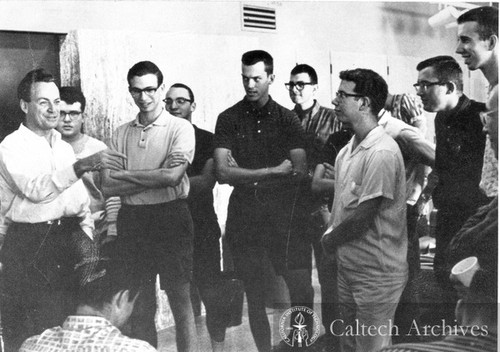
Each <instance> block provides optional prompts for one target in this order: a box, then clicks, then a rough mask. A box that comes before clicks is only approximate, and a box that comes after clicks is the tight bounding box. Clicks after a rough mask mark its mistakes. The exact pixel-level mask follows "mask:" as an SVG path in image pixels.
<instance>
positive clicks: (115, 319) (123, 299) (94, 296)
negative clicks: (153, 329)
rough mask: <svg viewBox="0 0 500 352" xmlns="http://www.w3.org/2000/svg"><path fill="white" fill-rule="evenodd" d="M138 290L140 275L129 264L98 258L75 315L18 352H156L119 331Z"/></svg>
mask: <svg viewBox="0 0 500 352" xmlns="http://www.w3.org/2000/svg"><path fill="white" fill-rule="evenodd" d="M90 265H92V263H91V264H90ZM140 289H141V276H140V275H139V272H138V270H134V267H133V266H132V265H127V263H125V262H124V261H118V260H111V259H101V260H100V261H99V263H98V264H97V268H96V270H95V271H94V273H93V274H92V275H91V277H90V278H89V280H88V282H87V283H86V284H84V285H83V287H82V288H81V289H80V292H79V300H78V301H79V304H78V307H77V309H76V313H75V315H70V316H68V317H67V318H66V320H65V322H64V323H63V325H62V326H57V327H54V328H51V329H47V330H45V331H44V332H43V333H42V334H40V335H37V336H33V337H30V338H29V339H27V340H26V341H25V342H24V343H23V345H22V346H21V349H20V350H19V351H21V352H34V351H37V352H49V351H50V352H57V351H88V352H93V351H94V352H97V351H99V352H101V351H109V352H114V351H116V352H118V351H120V352H135V351H141V352H148V351H156V349H154V348H153V347H152V346H151V345H150V344H148V343H147V342H145V341H142V340H137V339H131V338H129V337H126V336H125V335H122V333H121V332H120V330H119V328H121V327H122V326H124V325H125V323H126V322H127V320H128V319H129V317H130V314H131V313H132V310H133V309H134V304H135V301H136V299H137V297H138V296H139V293H140Z"/></svg>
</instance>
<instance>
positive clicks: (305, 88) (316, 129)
mask: <svg viewBox="0 0 500 352" xmlns="http://www.w3.org/2000/svg"><path fill="white" fill-rule="evenodd" d="M285 87H286V88H287V89H288V92H289V94H290V99H291V100H292V102H293V103H295V107H294V109H293V112H295V114H297V116H298V117H299V120H300V122H301V124H302V127H303V128H304V131H305V135H306V154H307V164H308V171H309V176H310V179H312V176H313V174H315V175H317V177H320V178H323V177H324V175H325V172H326V166H325V165H324V164H323V163H324V162H325V163H326V162H330V163H331V164H330V165H332V164H333V163H334V161H335V156H332V154H335V155H336V153H335V152H334V150H340V149H341V148H342V147H343V146H344V145H345V143H347V141H348V138H349V137H350V136H351V135H352V133H351V132H350V131H346V130H345V129H344V128H343V126H342V123H341V122H340V121H338V119H337V116H336V115H335V111H334V110H333V109H330V108H326V107H324V106H321V105H320V104H319V102H318V101H317V100H316V99H315V95H316V92H317V90H318V75H317V73H316V70H315V69H314V68H313V67H311V66H310V65H307V64H299V65H296V66H295V67H294V68H293V69H292V70H291V72H290V81H289V82H287V83H285ZM345 134H347V135H348V137H347V138H340V139H339V138H338V135H345ZM337 140H341V141H344V142H345V143H342V144H341V145H339V144H338V143H335V141H337ZM332 144H335V145H332ZM326 153H328V154H329V157H328V158H326V159H325V157H324V156H325V154H326ZM332 159H333V162H332V161H331V160H332ZM332 167H333V166H332ZM330 195H331V194H329V193H328V192H314V193H313V191H312V189H311V185H310V183H307V184H306V187H303V188H302V189H301V193H300V195H299V198H298V201H297V205H296V211H295V212H294V228H295V229H296V231H294V234H295V235H297V236H298V237H299V240H300V241H299V242H298V243H300V245H299V248H297V249H298V251H297V252H298V253H299V254H297V255H301V256H304V257H306V259H307V263H308V264H309V267H307V269H308V270H311V268H310V265H311V261H312V258H311V247H312V248H313V249H314V257H315V261H316V268H317V270H318V279H319V282H320V285H321V317H322V322H323V326H324V327H325V331H327V332H328V330H329V325H330V324H331V322H332V321H333V320H334V319H335V318H336V317H335V302H334V296H335V287H334V286H335V284H336V283H335V278H334V277H332V276H331V272H332V271H334V270H333V269H332V266H334V263H333V261H331V260H328V258H327V257H325V256H324V255H323V249H322V247H321V242H320V240H321V235H322V234H323V232H324V231H325V229H326V227H325V226H326V222H327V221H328V217H329V215H330V212H329V211H328V200H329V198H330ZM325 271H326V272H325ZM313 298H314V297H313V294H311V297H310V300H311V302H310V303H311V304H312V302H313ZM332 339H333V336H332V335H331V334H328V333H327V334H325V335H324V336H323V337H321V338H320V340H318V341H317V342H316V346H319V345H320V344H321V345H322V346H321V347H322V348H325V350H326V349H327V348H333V344H334V342H333V341H332Z"/></svg>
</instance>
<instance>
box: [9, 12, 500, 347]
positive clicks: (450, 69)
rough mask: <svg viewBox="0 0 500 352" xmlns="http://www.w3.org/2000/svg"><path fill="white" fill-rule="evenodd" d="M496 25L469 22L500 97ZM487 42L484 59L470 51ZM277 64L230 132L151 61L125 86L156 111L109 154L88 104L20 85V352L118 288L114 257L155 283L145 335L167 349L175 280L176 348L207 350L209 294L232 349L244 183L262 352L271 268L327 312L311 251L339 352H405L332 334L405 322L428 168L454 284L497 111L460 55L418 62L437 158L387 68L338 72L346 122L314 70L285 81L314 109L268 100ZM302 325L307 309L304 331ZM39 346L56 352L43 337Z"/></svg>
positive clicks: (216, 333) (16, 285)
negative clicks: (79, 305) (89, 288)
mask: <svg viewBox="0 0 500 352" xmlns="http://www.w3.org/2000/svg"><path fill="white" fill-rule="evenodd" d="M483 9H484V8H483ZM486 9H490V8H489V7H488V8H486ZM484 11H490V10H484ZM496 13H497V12H496ZM496 16H497V17H496V18H497V20H498V13H497V15H496ZM471 23H472V24H471ZM478 23H480V22H479V20H478V19H477V18H476V17H471V18H466V19H465V20H464V21H463V22H462V23H461V24H460V25H459V33H460V40H461V42H460V43H461V44H459V49H457V52H458V53H461V54H462V55H463V56H464V57H465V63H466V64H467V65H468V66H469V68H470V69H476V68H480V69H481V70H483V72H485V74H486V73H488V74H490V77H492V78H491V79H490V84H491V85H492V87H491V88H492V90H493V89H494V86H496V85H497V83H498V73H497V69H498V67H497V61H496V60H497V59H496V49H497V48H496V47H497V41H498V26H497V29H496V32H495V33H493V34H490V35H489V36H488V35H487V37H486V39H485V38H483V37H479V38H476V37H478V36H479V35H480V34H478V33H480V32H479V31H477V27H479V26H480V25H479V24H478ZM474 26H476V27H474ZM481 35H483V34H481ZM492 37H493V39H491V38H492ZM495 38H496V41H495ZM474 40H477V41H479V46H480V47H481V48H482V49H481V48H480V49H481V50H482V51H481V50H478V49H477V48H474V46H473V45H471V44H470V41H474ZM484 42H486V43H484ZM488 43H489V46H488ZM490 52H491V54H490V56H487V53H490ZM492 65H495V67H496V70H492V69H491V67H490V66H492ZM273 66H274V63H273V58H272V56H271V55H270V54H269V53H267V52H265V51H262V50H253V51H249V52H246V53H244V54H243V56H242V59H241V77H242V82H243V86H244V89H245V97H244V98H243V99H242V100H241V101H240V102H238V103H236V104H235V105H234V106H232V107H230V108H228V109H227V110H225V111H224V112H222V113H221V114H220V115H219V117H218V119H217V124H216V128H215V135H212V134H211V133H209V132H206V131H203V130H201V129H199V128H197V127H196V126H194V125H192V123H191V114H192V113H193V111H195V109H196V103H195V100H194V94H193V92H192V90H191V89H190V88H189V87H188V86H186V85H184V84H179V83H177V84H174V85H172V86H171V87H170V88H169V89H167V88H166V86H165V83H164V82H163V75H162V72H161V71H160V69H159V68H158V67H157V66H156V65H155V64H154V63H152V62H150V61H142V62H139V63H137V64H135V65H134V66H132V68H131V69H130V70H129V72H128V74H127V81H128V86H129V87H128V90H129V92H130V94H131V96H132V98H133V100H134V102H135V104H136V105H137V107H138V108H139V113H138V114H137V116H136V118H135V119H134V120H132V121H131V122H128V123H126V124H124V125H122V126H120V127H119V128H118V129H117V130H116V131H115V132H114V133H113V136H112V141H111V146H110V148H106V147H105V145H103V144H101V143H99V142H98V141H96V140H94V139H91V138H90V137H88V136H86V135H85V134H83V133H82V121H83V120H82V119H83V115H82V113H83V111H84V108H85V98H84V97H83V95H81V93H80V94H78V91H77V90H74V89H73V88H69V87H64V88H62V89H61V90H60V91H59V89H58V87H57V86H56V84H55V82H54V78H53V77H52V76H51V75H50V74H48V73H47V72H45V71H44V70H43V69H37V70H33V71H31V72H29V73H28V74H27V75H26V77H25V78H24V79H23V80H22V81H21V83H20V85H19V89H18V96H19V100H20V106H21V109H22V110H23V111H24V113H25V115H26V116H25V121H24V122H23V123H22V124H21V126H20V128H19V129H18V130H17V131H15V132H14V133H12V134H11V135H9V136H8V137H6V138H5V140H4V141H3V142H2V143H1V144H0V191H1V203H0V204H1V207H0V210H1V211H0V234H2V235H3V245H2V249H1V252H0V261H1V263H2V267H3V272H2V276H3V277H2V296H1V302H0V304H1V312H2V325H3V335H4V339H5V343H6V350H7V351H11V350H17V349H18V348H19V346H21V344H22V342H23V341H24V340H25V339H26V338H28V337H29V336H31V335H35V334H40V333H41V332H42V331H44V330H45V329H47V328H51V327H52V326H54V325H59V324H61V323H62V322H63V320H64V318H65V317H66V316H67V315H68V314H69V313H70V312H71V310H72V309H73V308H74V304H75V301H74V295H75V292H77V291H78V288H80V289H81V288H82V287H86V285H89V284H91V283H93V284H92V285H95V280H99V279H100V278H99V277H97V278H96V272H95V270H96V267H97V266H98V265H97V263H98V262H99V258H100V257H101V258H102V257H103V256H109V257H121V258H128V260H129V261H131V262H132V263H134V266H136V268H137V269H138V270H139V271H140V272H141V273H142V278H143V285H142V289H141V291H140V294H139V295H138V296H137V295H136V296H134V297H131V298H130V302H132V303H131V306H130V305H127V309H123V310H121V311H120V312H121V313H120V314H123V316H121V317H122V318H123V319H118V320H117V321H119V322H120V326H121V325H123V326H124V329H123V330H124V331H126V332H127V335H129V336H130V337H133V338H137V339H141V340H144V341H147V342H148V343H149V344H150V345H151V346H154V347H156V345H157V333H156V328H155V322H154V317H155V312H156V296H155V282H156V276H157V275H159V276H160V283H161V287H162V289H164V290H165V291H166V293H167V295H168V299H169V302H170V307H171V310H172V313H173V316H174V320H175V325H176V339H177V347H178V349H179V350H180V351H196V350H197V349H198V342H197V333H196V327H195V323H194V315H193V309H192V306H191V300H190V291H191V290H190V287H191V285H192V283H193V282H194V283H195V284H196V285H197V287H198V289H199V291H200V294H201V297H202V299H203V301H204V303H205V305H206V307H207V327H208V330H209V333H210V337H211V339H212V348H213V350H214V351H222V350H223V346H224V345H223V343H224V337H225V329H226V326H228V323H229V320H230V314H229V313H228V309H227V302H228V301H229V300H230V297H228V293H229V291H230V290H229V289H227V288H228V286H227V285H228V281H227V280H226V278H225V277H224V276H223V275H222V273H221V270H220V265H219V259H220V255H221V253H220V249H219V238H220V236H221V234H220V229H219V227H218V224H217V217H216V215H215V212H214V208H213V195H212V189H213V187H214V184H215V181H216V180H217V181H218V182H219V183H227V184H230V185H232V186H233V187H234V189H233V191H232V194H231V197H230V200H229V205H228V217H227V222H226V227H225V230H226V238H227V241H228V243H229V246H230V249H231V254H232V260H233V262H234V267H235V272H236V275H237V277H238V278H239V279H241V280H242V281H243V284H244V288H245V292H246V296H247V302H248V315H249V323H250V329H251V332H252V335H253V337H254V341H255V343H256V346H257V349H258V350H259V351H260V352H269V351H271V349H272V346H271V328H270V324H269V321H268V317H267V314H266V297H267V295H268V291H269V288H268V287H267V286H266V285H264V284H263V282H265V281H266V280H265V278H266V277H267V276H268V274H269V268H270V267H271V266H272V267H273V269H274V271H275V272H276V273H277V274H278V275H282V276H283V278H284V280H285V282H286V284H287V287H288V290H289V293H290V301H291V306H305V307H308V308H313V302H314V291H313V288H312V281H311V273H312V253H313V250H314V254H315V259H316V264H317V266H318V272H319V280H320V284H321V294H322V307H321V312H322V318H323V325H324V328H325V330H326V332H327V336H328V337H327V338H324V339H323V340H324V342H323V344H324V346H325V350H328V349H331V348H333V347H336V348H337V347H338V348H340V349H341V350H342V351H375V350H377V349H379V348H382V347H384V346H387V345H389V344H390V343H391V334H390V333H387V334H373V335H372V334H369V335H365V336H352V335H351V336H342V337H341V338H339V339H334V338H333V335H337V336H341V335H342V332H343V331H346V329H348V328H349V327H352V326H354V325H355V324H357V323H358V324H364V325H367V326H376V327H380V326H387V325H390V322H391V320H393V319H394V315H395V312H396V308H397V304H398V302H399V301H400V299H401V297H402V295H403V297H404V296H405V295H404V294H403V291H404V289H405V286H406V285H407V282H408V273H409V272H410V273H412V272H413V273H414V272H415V271H418V268H419V262H418V236H417V234H416V230H415V226H416V225H415V223H416V219H417V218H418V216H419V215H420V213H419V211H418V209H417V210H416V208H415V207H417V208H418V206H417V204H418V199H419V194H420V193H421V188H422V187H423V173H422V172H421V167H422V166H424V165H427V166H430V167H432V168H434V170H435V172H436V173H437V174H438V176H439V183H438V186H437V188H436V190H435V193H434V197H435V205H436V206H437V207H438V209H439V213H438V214H439V215H438V225H437V230H436V231H437V233H436V238H437V253H436V262H435V268H436V273H437V277H438V279H439V280H440V282H441V283H442V284H443V287H445V286H446V285H448V286H450V285H449V282H447V275H448V274H449V271H447V270H449V268H448V267H447V264H448V263H446V250H447V247H448V243H449V242H450V241H451V238H452V237H453V234H454V233H456V232H457V231H458V230H459V229H460V227H461V226H462V223H463V221H465V220H466V218H467V217H469V216H470V215H472V214H473V213H474V212H475V210H476V209H477V207H478V206H480V205H483V204H486V203H487V202H488V198H487V196H486V195H484V194H483V193H482V192H481V191H480V189H479V182H480V180H481V169H482V168H483V156H484V150H485V137H484V135H483V134H482V125H481V120H480V118H479V113H480V112H482V111H484V110H485V109H486V107H485V106H484V104H480V103H476V102H473V101H470V100H469V99H468V98H467V97H465V95H463V93H462V77H461V74H462V72H461V70H460V67H459V65H458V64H457V63H456V61H455V60H454V59H453V58H451V57H449V56H439V57H435V58H431V59H428V60H425V61H423V62H421V63H420V64H419V65H418V66H417V71H418V80H417V83H416V84H415V85H414V86H415V88H416V91H417V95H419V96H420V97H421V99H422V102H423V107H424V109H425V110H426V111H430V112H438V114H437V116H436V122H435V123H436V140H437V146H436V150H435V152H434V145H433V144H432V143H429V142H428V141H426V140H425V137H424V136H423V135H422V134H421V131H419V130H418V128H416V127H412V126H410V125H407V124H405V123H404V122H402V121H399V120H396V119H394V118H393V117H390V116H386V115H384V116H382V118H381V117H380V116H381V111H382V110H383V109H384V107H385V108H386V109H388V101H389V100H390V101H391V102H392V101H394V97H393V96H392V95H390V94H389V92H388V87H387V84H386V82H385V81H384V79H383V78H382V77H381V76H380V75H379V74H377V73H376V72H374V71H372V70H368V69H354V70H346V71H342V72H340V76H339V77H340V80H341V83H340V86H339V88H338V91H337V92H336V96H335V98H334V100H333V102H332V103H333V105H334V106H335V109H334V110H332V109H327V108H324V107H321V106H320V105H319V104H318V102H317V101H316V100H315V99H314V93H315V91H316V90H317V89H318V77H317V74H316V72H315V70H314V69H313V68H312V67H311V66H309V65H304V64H301V65H297V66H296V67H295V68H294V69H293V70H292V71H291V73H290V81H289V82H288V83H286V84H285V85H286V87H287V89H288V90H289V93H290V98H291V99H292V101H293V102H294V103H295V104H296V106H295V109H294V111H290V110H288V109H286V108H284V107H283V106H281V105H279V104H278V103H277V102H276V101H274V100H273V99H272V98H271V96H270V94H269V88H270V85H271V84H272V83H273V82H274V80H275V76H274V73H273ZM495 75H496V76H495ZM60 93H61V94H60ZM163 102H165V105H164V104H163ZM492 104H493V103H492V102H489V106H491V105H492ZM389 105H391V104H389ZM172 115H173V116H175V117H173V116H172ZM56 127H57V128H58V131H59V132H58V131H56ZM61 136H62V139H65V140H66V141H67V142H69V144H70V145H68V144H67V143H65V142H64V141H63V140H62V139H61ZM486 147H487V146H486ZM434 154H435V156H434ZM75 155H76V156H75ZM490 172H491V171H490ZM82 180H83V182H82ZM489 184H491V182H490V183H489ZM419 187H420V188H419ZM464 188H466V189H467V192H468V193H467V196H466V197H464V196H463V193H462V192H460V189H464ZM490 188H491V185H490ZM417 189H418V190H417ZM488 195H489V194H488ZM329 197H333V202H330V201H329ZM329 203H331V215H330V211H329V210H328V205H329ZM118 208H119V210H117V209H118ZM116 212H118V213H117V216H116ZM103 214H106V216H104V215H103ZM407 219H408V221H407ZM94 223H95V224H96V225H94ZM451 228H453V230H450V229H451ZM409 242H410V243H409ZM415 258H416V259H415ZM409 269H410V270H409ZM193 274H194V280H193ZM412 277H413V276H412V275H410V280H411V279H412ZM448 286H446V287H448ZM450 290H451V288H450ZM403 300H404V299H403ZM113 302H115V301H113ZM453 303H455V302H453ZM118 306H119V304H117V307H118ZM131 307H132V309H131ZM104 316H107V315H104ZM129 316H130V320H129V323H128V324H125V322H126V321H127V320H128V317H129ZM297 316H298V313H295V314H292V316H291V320H292V323H291V324H292V326H293V324H294V323H293V322H294V321H295V322H297V320H296V318H297ZM308 319H309V318H307V317H306V319H305V320H304V321H303V322H302V323H301V324H302V325H304V326H305V329H302V330H301V334H302V335H301V337H300V343H302V342H304V343H305V344H306V346H308V343H311V342H314V339H315V338H316V337H314V339H313V331H312V326H313V321H312V320H308ZM334 322H337V323H336V324H333V323H334ZM88 327H89V326H85V325H82V326H81V327H80V328H82V329H86V328H88ZM291 330H293V329H291ZM45 336H46V335H45ZM115 338H116V341H118V339H120V341H122V340H121V339H128V338H127V337H125V336H122V335H120V336H118V337H117V336H116V335H115ZM51 339H53V337H51ZM294 339H296V335H294V334H292V333H290V335H289V337H288V338H287V339H286V341H282V342H281V343H280V344H278V345H277V346H275V347H274V348H273V349H274V350H277V351H285V350H288V349H290V348H296V347H297V345H296V343H299V342H298V341H295V340H294ZM104 340H105V339H103V341H104ZM51 341H52V342H53V340H51ZM38 342H39V343H40V344H43V343H44V335H41V336H40V337H39V340H38ZM32 343H33V340H31V341H30V344H32ZM93 343H95V341H94V342H93ZM120 343H121V342H120ZM141 346H142V348H144V345H141ZM24 348H25V349H24V350H25V351H30V349H29V348H28V347H27V346H25V347H24ZM130 350H133V349H130Z"/></svg>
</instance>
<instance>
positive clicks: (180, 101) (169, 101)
mask: <svg viewBox="0 0 500 352" xmlns="http://www.w3.org/2000/svg"><path fill="white" fill-rule="evenodd" d="M163 101H164V102H165V104H167V105H169V106H170V105H172V104H173V103H174V101H175V103H176V104H177V105H184V104H186V103H187V102H190V103H191V102H192V100H191V99H187V98H175V99H173V100H172V99H170V98H167V99H163Z"/></svg>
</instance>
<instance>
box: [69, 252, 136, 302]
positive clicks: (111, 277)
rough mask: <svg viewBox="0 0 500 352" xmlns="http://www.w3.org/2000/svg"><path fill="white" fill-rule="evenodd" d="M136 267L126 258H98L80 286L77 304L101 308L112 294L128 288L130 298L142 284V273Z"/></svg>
mask: <svg viewBox="0 0 500 352" xmlns="http://www.w3.org/2000/svg"><path fill="white" fill-rule="evenodd" d="M89 265H95V263H90V264H89ZM136 267H137V265H134V263H132V262H131V261H128V260H123V259H116V258H115V257H113V258H109V257H102V258H100V259H99V262H98V263H97V265H95V269H94V270H93V274H92V275H91V277H90V278H89V280H87V282H86V283H85V284H84V285H83V286H82V287H80V290H79V295H78V304H79V305H87V306H90V307H93V308H95V309H97V310H102V309H103V307H104V306H105V305H106V304H109V303H111V301H112V299H113V296H114V295H116V294H117V293H118V292H120V291H125V290H129V292H130V294H129V299H130V300H132V299H133V298H134V297H135V296H136V295H137V293H138V292H139V291H140V289H141V286H142V279H141V277H142V275H141V273H140V272H139V271H138V270H137V268H136Z"/></svg>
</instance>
